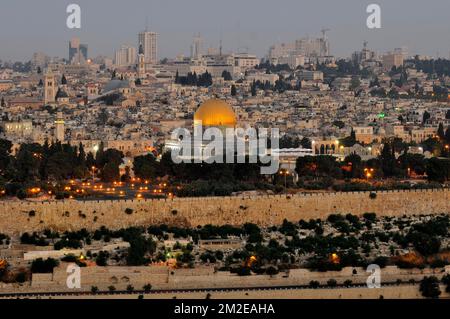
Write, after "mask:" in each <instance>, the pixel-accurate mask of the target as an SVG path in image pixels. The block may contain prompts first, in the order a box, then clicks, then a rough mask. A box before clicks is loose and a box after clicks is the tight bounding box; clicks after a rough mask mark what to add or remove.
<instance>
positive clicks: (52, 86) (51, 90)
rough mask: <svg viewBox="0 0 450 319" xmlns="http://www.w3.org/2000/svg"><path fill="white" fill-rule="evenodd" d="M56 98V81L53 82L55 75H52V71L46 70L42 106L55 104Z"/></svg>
mask: <svg viewBox="0 0 450 319" xmlns="http://www.w3.org/2000/svg"><path fill="white" fill-rule="evenodd" d="M55 98H56V81H55V75H54V74H53V73H52V71H50V70H48V71H47V73H45V79H44V104H45V105H48V104H53V103H55Z"/></svg>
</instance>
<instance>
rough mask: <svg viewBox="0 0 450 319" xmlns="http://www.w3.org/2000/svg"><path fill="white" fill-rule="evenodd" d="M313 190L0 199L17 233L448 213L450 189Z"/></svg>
mask: <svg viewBox="0 0 450 319" xmlns="http://www.w3.org/2000/svg"><path fill="white" fill-rule="evenodd" d="M376 194H377V195H376V198H371V197H370V192H350V193H314V194H298V195H290V196H287V197H286V195H270V196H251V197H204V198H175V199H167V200H166V199H161V200H113V201H110V200H105V201H75V200H65V201H55V202H31V201H3V202H0V233H6V234H10V235H12V234H18V233H22V232H25V231H27V232H30V231H39V230H43V229H46V228H50V229H53V230H59V231H64V230H78V229H81V228H86V229H88V230H95V229H98V228H99V227H100V226H106V227H108V228H110V229H118V228H122V227H128V226H140V225H144V226H145V225H151V224H161V223H165V224H170V225H178V226H191V227H196V226H197V225H205V224H215V225H223V224H232V225H241V224H244V223H246V222H252V223H256V224H259V225H261V226H267V225H274V224H280V223H282V221H283V219H287V220H290V221H295V222H297V221H299V220H300V219H310V218H326V217H327V216H328V215H329V214H332V213H352V214H356V215H361V214H363V213H365V212H374V213H376V214H378V215H387V216H395V215H397V216H401V215H404V214H406V215H413V214H440V213H450V204H449V203H450V190H449V189H439V190H412V191H381V192H377V193H376Z"/></svg>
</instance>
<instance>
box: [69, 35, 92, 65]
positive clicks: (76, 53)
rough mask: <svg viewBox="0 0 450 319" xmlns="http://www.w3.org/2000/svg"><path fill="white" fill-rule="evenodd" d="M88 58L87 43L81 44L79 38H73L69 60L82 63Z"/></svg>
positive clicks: (70, 44)
mask: <svg viewBox="0 0 450 319" xmlns="http://www.w3.org/2000/svg"><path fill="white" fill-rule="evenodd" d="M87 59H88V46H87V44H80V39H79V38H72V40H70V42H69V62H70V63H72V64H82V63H84V62H85V61H87Z"/></svg>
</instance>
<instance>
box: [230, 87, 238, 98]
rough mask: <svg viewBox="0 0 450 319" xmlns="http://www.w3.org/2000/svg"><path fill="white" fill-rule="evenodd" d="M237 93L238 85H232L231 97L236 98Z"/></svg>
mask: <svg viewBox="0 0 450 319" xmlns="http://www.w3.org/2000/svg"><path fill="white" fill-rule="evenodd" d="M236 94H237V92H236V85H234V84H233V85H232V86H231V96H236Z"/></svg>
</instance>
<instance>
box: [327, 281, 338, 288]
mask: <svg viewBox="0 0 450 319" xmlns="http://www.w3.org/2000/svg"><path fill="white" fill-rule="evenodd" d="M327 286H329V287H336V286H337V281H336V279H330V280H328V281H327Z"/></svg>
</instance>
